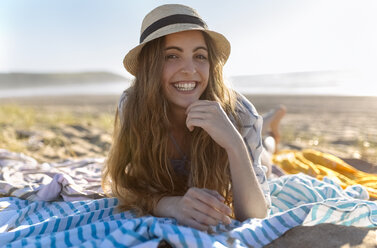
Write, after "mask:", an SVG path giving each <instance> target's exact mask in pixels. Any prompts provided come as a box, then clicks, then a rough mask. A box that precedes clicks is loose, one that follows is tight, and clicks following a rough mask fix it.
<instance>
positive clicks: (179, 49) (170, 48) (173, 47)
mask: <svg viewBox="0 0 377 248" xmlns="http://www.w3.org/2000/svg"><path fill="white" fill-rule="evenodd" d="M172 49H174V50H178V51H180V52H183V49H182V48H180V47H177V46H169V47H165V49H164V50H165V51H167V50H172ZM200 49H203V50H205V51H208V49H207V48H206V47H204V46H199V47H196V48H194V50H193V52H196V51H197V50H200Z"/></svg>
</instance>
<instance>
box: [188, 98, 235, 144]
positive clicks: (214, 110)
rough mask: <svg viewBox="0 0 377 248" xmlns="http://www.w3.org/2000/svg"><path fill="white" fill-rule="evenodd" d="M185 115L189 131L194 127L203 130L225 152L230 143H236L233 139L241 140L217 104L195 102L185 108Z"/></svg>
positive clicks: (213, 102) (203, 101)
mask: <svg viewBox="0 0 377 248" xmlns="http://www.w3.org/2000/svg"><path fill="white" fill-rule="evenodd" d="M186 114H187V118H186V126H187V128H188V129H189V130H190V131H193V130H194V127H201V128H203V129H204V130H205V131H206V132H207V133H208V134H209V135H210V136H211V138H212V139H213V140H214V141H215V142H216V143H217V144H219V145H220V146H221V147H223V148H225V149H226V150H227V147H232V142H233V141H236V140H235V138H241V135H240V133H239V132H238V131H237V129H236V128H235V126H234V125H233V123H232V122H231V121H230V119H229V118H228V116H227V115H226V113H225V111H224V110H223V108H222V107H221V105H220V103H218V102H215V101H207V100H198V101H195V102H194V103H192V104H191V105H190V106H189V107H188V108H187V110H186ZM241 139H242V138H241Z"/></svg>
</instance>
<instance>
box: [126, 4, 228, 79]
mask: <svg viewBox="0 0 377 248" xmlns="http://www.w3.org/2000/svg"><path fill="white" fill-rule="evenodd" d="M187 30H202V31H203V32H206V33H207V34H208V35H209V36H210V37H211V38H212V40H213V41H214V43H215V47H216V51H217V52H218V53H219V56H220V57H221V58H222V60H223V62H224V63H225V62H226V61H227V59H228V57H229V54H230V43H229V41H228V40H227V39H226V38H225V37H224V36H223V35H222V34H220V33H217V32H214V31H211V30H208V27H207V24H206V23H205V22H204V21H203V19H202V18H201V17H200V16H199V14H198V12H197V11H196V10H194V9H192V8H190V7H188V6H184V5H181V4H166V5H162V6H159V7H157V8H155V9H154V10H152V11H151V12H149V13H148V14H147V15H146V16H145V18H144V20H143V23H142V25H141V31H140V44H139V45H138V46H136V47H135V48H133V49H132V50H130V51H129V52H128V53H127V55H126V56H125V57H124V60H123V65H124V67H125V68H126V70H127V71H128V72H129V73H131V74H132V75H134V76H135V75H136V71H137V64H138V56H139V53H140V51H141V49H142V48H143V46H144V45H145V44H146V43H147V42H149V41H151V40H154V39H156V38H159V37H162V36H165V35H168V34H172V33H177V32H181V31H187Z"/></svg>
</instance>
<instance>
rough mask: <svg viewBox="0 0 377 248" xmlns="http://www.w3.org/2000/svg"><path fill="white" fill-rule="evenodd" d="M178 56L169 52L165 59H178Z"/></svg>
mask: <svg viewBox="0 0 377 248" xmlns="http://www.w3.org/2000/svg"><path fill="white" fill-rule="evenodd" d="M176 58H178V56H176V55H174V54H168V55H166V56H165V59H176Z"/></svg>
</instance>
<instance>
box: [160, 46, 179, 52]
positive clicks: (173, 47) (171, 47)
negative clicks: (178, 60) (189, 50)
mask: <svg viewBox="0 0 377 248" xmlns="http://www.w3.org/2000/svg"><path fill="white" fill-rule="evenodd" d="M171 49H175V50H178V51H180V52H183V49H182V48H180V47H176V46H170V47H165V49H164V50H165V51H166V50H171Z"/></svg>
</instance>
